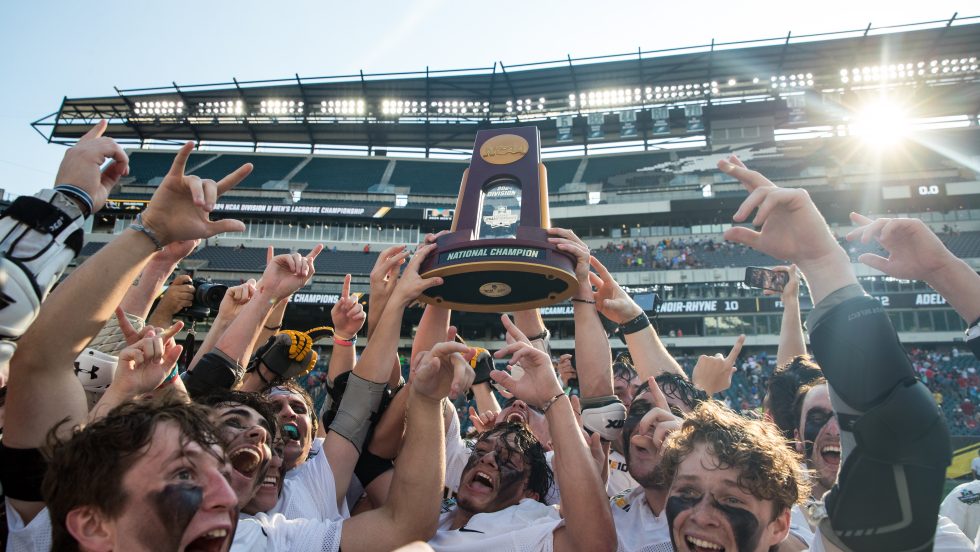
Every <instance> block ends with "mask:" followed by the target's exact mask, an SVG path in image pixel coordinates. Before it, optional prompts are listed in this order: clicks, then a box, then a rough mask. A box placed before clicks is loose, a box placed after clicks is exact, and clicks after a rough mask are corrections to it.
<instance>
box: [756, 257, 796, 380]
mask: <svg viewBox="0 0 980 552" xmlns="http://www.w3.org/2000/svg"><path fill="white" fill-rule="evenodd" d="M773 270H775V271H776V272H785V273H786V274H788V275H789V280H787V282H786V287H784V288H783V291H782V293H780V294H779V299H780V301H782V303H783V321H782V324H781V325H780V327H779V346H778V347H777V348H776V366H786V364H788V363H789V361H791V360H793V359H794V358H796V357H798V356H800V355H805V354H806V337H805V336H804V335H803V322H802V320H800V271H799V269H797V267H796V265H790V266H776V267H773ZM763 293H764V294H766V295H775V294H776V293H777V292H775V291H770V290H766V291H764V292H763Z"/></svg>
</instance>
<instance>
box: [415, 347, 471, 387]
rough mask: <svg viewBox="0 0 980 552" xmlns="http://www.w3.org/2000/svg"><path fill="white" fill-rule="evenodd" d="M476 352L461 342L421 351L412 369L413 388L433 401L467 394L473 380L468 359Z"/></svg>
mask: <svg viewBox="0 0 980 552" xmlns="http://www.w3.org/2000/svg"><path fill="white" fill-rule="evenodd" d="M473 352H474V351H473V350H472V349H470V348H469V347H467V346H466V345H463V344H462V343H456V342H448V341H447V342H443V343H437V344H436V345H435V346H434V347H432V349H431V350H429V351H426V352H424V353H419V354H418V355H416V357H417V358H416V363H415V367H414V368H412V389H413V390H414V391H415V392H416V393H419V394H421V395H424V396H426V397H428V398H430V399H433V400H441V399H443V398H445V397H447V396H448V397H450V398H456V397H457V396H458V395H459V394H460V393H465V392H466V390H467V389H469V387H470V384H472V383H473V377H474V374H473V368H471V367H470V363H469V360H468V359H467V357H471V356H472V355H473Z"/></svg>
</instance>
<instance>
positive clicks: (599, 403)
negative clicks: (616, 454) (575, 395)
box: [581, 395, 626, 441]
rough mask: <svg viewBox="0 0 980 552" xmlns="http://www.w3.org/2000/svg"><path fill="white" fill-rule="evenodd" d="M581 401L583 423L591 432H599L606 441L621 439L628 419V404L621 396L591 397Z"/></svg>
mask: <svg viewBox="0 0 980 552" xmlns="http://www.w3.org/2000/svg"><path fill="white" fill-rule="evenodd" d="M581 402H582V425H584V426H585V429H587V430H588V431H589V433H598V434H599V437H602V438H603V439H605V440H606V441H615V440H616V439H619V436H620V435H621V434H622V433H623V423H624V422H625V421H626V406H624V405H623V401H621V400H619V397H617V396H615V395H607V396H605V397H589V398H587V399H581Z"/></svg>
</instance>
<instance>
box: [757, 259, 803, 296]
mask: <svg viewBox="0 0 980 552" xmlns="http://www.w3.org/2000/svg"><path fill="white" fill-rule="evenodd" d="M772 271H773V272H784V273H786V274H787V275H788V276H789V277H788V278H787V280H786V285H785V286H783V291H775V290H771V289H764V290H762V294H763V295H779V298H780V299H781V300H782V301H783V303H785V302H787V301H792V300H793V299H799V298H800V269H798V268H797V267H796V265H795V264H794V265H789V266H774V267H772Z"/></svg>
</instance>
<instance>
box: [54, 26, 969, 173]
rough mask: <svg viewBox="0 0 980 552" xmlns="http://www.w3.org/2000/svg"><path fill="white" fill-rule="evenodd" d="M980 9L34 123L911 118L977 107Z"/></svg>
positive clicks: (728, 125)
mask: <svg viewBox="0 0 980 552" xmlns="http://www.w3.org/2000/svg"><path fill="white" fill-rule="evenodd" d="M977 20H978V17H970V18H965V19H957V18H956V16H955V15H954V16H953V17H952V18H951V19H950V20H949V21H935V22H928V23H922V24H912V25H903V26H896V27H887V28H873V27H872V26H871V25H869V26H868V27H867V28H864V29H858V30H853V31H840V32H835V33H828V34H822V35H807V36H799V37H794V36H793V35H792V33H789V34H787V35H786V36H785V37H780V38H773V39H759V40H753V41H746V42H737V43H715V42H714V41H712V43H711V44H707V45H700V46H692V47H687V48H675V49H669V50H661V51H651V52H643V51H637V52H635V53H633V54H628V55H613V56H603V57H598V58H587V59H578V60H575V59H571V58H570V57H569V58H568V59H566V60H560V61H551V62H538V63H529V64H523V65H512V66H507V65H505V64H503V63H501V62H496V63H494V65H493V67H487V68H477V69H462V70H450V71H428V70H427V71H425V72H421V73H420V72H416V73H396V74H378V75H371V74H363V73H362V74H359V75H341V76H333V77H319V78H300V77H299V76H296V77H295V78H290V79H281V80H272V81H253V82H239V81H237V80H233V81H232V82H229V83H218V84H205V85H177V84H173V85H172V86H167V87H162V88H144V89H134V90H117V92H118V93H117V95H113V96H107V97H101V98H73V99H65V100H64V102H63V103H62V105H61V106H60V108H59V109H58V111H57V112H56V113H54V114H52V115H50V116H48V117H45V118H43V119H41V120H39V121H37V122H36V123H35V127H36V128H37V129H38V130H39V132H42V134H44V135H45V137H47V138H48V139H49V140H52V141H58V142H70V141H72V140H74V139H76V138H77V137H78V136H80V135H81V133H83V132H84V131H85V129H86V128H87V126H88V125H89V124H90V121H91V120H92V119H95V118H108V119H109V120H110V125H109V129H108V134H109V135H111V136H113V137H116V138H117V139H119V140H123V141H129V142H130V143H135V144H140V145H145V144H150V143H157V142H161V141H162V142H165V143H166V142H170V143H172V142H173V141H175V140H188V139H194V140H199V141H201V142H203V143H204V144H205V145H207V144H222V145H228V146H234V145H239V146H242V145H244V146H246V147H248V148H250V149H256V148H258V147H264V146H269V147H274V146H276V145H280V146H282V145H290V144H296V145H301V147H304V148H306V149H307V151H329V149H330V148H335V147H341V148H344V149H346V150H347V151H348V152H349V151H350V150H351V149H354V150H361V151H365V152H370V153H372V154H388V155H391V154H395V153H398V152H399V150H404V151H409V150H411V151H414V152H421V153H424V154H425V155H427V156H428V155H429V154H436V153H442V154H457V155H460V154H462V155H463V156H466V155H468V153H467V152H468V150H469V148H470V146H471V143H472V138H473V135H474V134H475V131H476V130H477V129H480V128H487V127H492V126H495V125H513V124H533V125H536V126H537V127H538V128H539V129H540V131H541V136H542V140H543V145H544V146H545V147H546V148H547V149H549V150H555V151H560V150H567V151H578V152H580V153H589V152H594V151H597V150H602V149H604V148H619V147H624V146H627V145H628V144H632V146H634V147H635V146H637V145H639V147H640V148H641V149H649V148H651V147H663V145H664V144H667V145H671V144H677V143H680V144H681V145H683V144H686V143H696V142H701V143H702V144H703V143H707V144H708V145H710V146H712V147H717V146H724V145H732V144H740V143H755V142H765V141H767V140H768V139H771V138H772V137H773V136H774V135H776V131H777V130H779V131H787V130H792V129H804V128H808V127H813V126H827V125H829V126H832V127H833V126H835V125H838V124H845V123H847V122H848V121H849V120H852V117H853V116H854V115H855V114H857V113H859V112H861V110H863V109H864V108H865V107H866V105H867V104H868V103H869V102H874V101H877V100H878V99H879V98H880V95H881V93H882V91H886V92H887V93H888V94H889V95H890V96H891V97H892V98H893V99H894V100H896V101H899V102H902V101H907V100H910V99H911V98H912V97H913V96H914V100H915V101H914V112H913V113H911V114H910V115H911V116H912V117H916V118H936V117H958V116H967V117H970V116H972V117H973V121H974V124H975V117H976V111H977V101H976V100H977V89H976V86H975V84H976V82H977V79H978V71H977V67H978V66H977V52H978V50H980V31H978V29H980V27H978V24H977V23H976V22H977Z"/></svg>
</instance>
